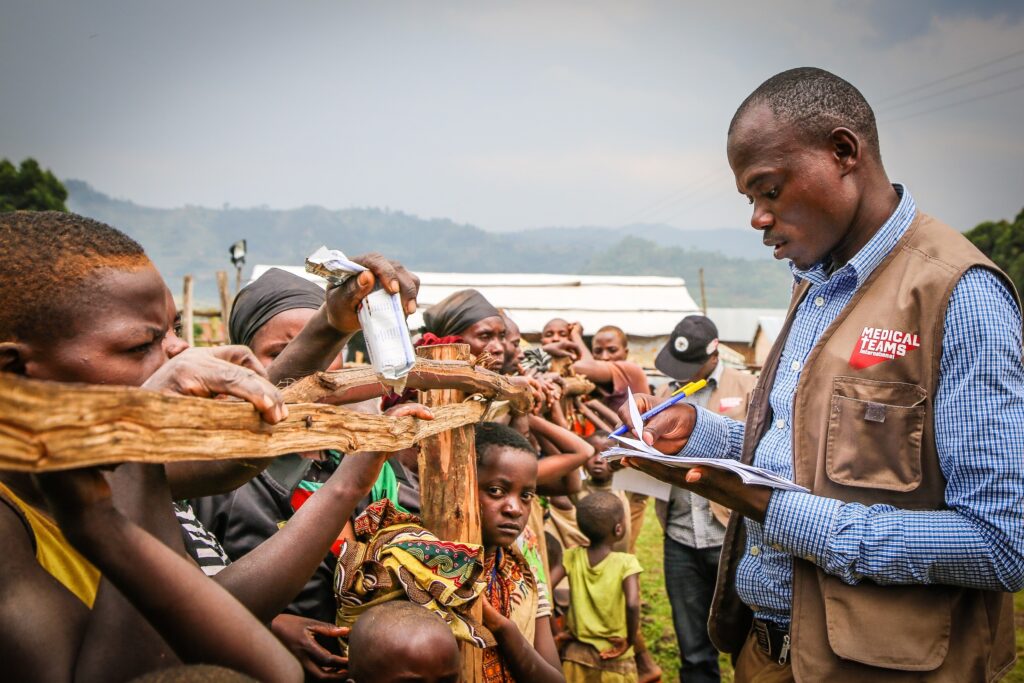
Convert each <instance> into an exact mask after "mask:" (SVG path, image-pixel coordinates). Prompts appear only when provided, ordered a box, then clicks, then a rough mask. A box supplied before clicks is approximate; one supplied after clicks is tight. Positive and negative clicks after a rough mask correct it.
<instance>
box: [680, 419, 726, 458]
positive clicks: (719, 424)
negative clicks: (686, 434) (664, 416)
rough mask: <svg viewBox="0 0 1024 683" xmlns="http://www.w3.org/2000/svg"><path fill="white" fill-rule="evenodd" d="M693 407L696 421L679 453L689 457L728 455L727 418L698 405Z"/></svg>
mask: <svg viewBox="0 0 1024 683" xmlns="http://www.w3.org/2000/svg"><path fill="white" fill-rule="evenodd" d="M694 408H696V410H697V421H696V422H695V423H694V425H693V431H692V432H691V433H690V438H689V439H687V440H686V445H685V446H683V450H681V451H679V455H682V456H686V457H691V458H693V457H698V458H725V457H730V454H729V424H728V420H726V419H725V418H724V417H722V416H720V415H716V414H715V413H712V412H711V411H710V410H706V409H704V408H701V407H700V406H694Z"/></svg>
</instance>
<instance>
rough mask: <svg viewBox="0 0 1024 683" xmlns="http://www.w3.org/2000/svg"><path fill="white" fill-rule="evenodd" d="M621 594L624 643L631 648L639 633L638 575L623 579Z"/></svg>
mask: <svg viewBox="0 0 1024 683" xmlns="http://www.w3.org/2000/svg"><path fill="white" fill-rule="evenodd" d="M622 592H623V593H625V594H626V643H627V647H632V646H633V645H634V644H635V643H636V636H637V633H638V632H639V631H640V575H639V574H633V575H631V576H627V577H626V578H625V579H623V580H622Z"/></svg>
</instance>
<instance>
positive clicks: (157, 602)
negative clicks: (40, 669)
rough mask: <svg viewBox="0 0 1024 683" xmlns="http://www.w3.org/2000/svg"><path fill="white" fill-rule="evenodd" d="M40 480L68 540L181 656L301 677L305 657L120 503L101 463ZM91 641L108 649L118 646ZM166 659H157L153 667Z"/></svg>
mask: <svg viewBox="0 0 1024 683" xmlns="http://www.w3.org/2000/svg"><path fill="white" fill-rule="evenodd" d="M37 482H38V483H39V487H40V489H41V490H42V492H43V494H44V495H45V496H46V499H47V502H48V503H49V506H50V510H51V512H52V513H53V516H54V518H55V519H56V521H57V522H58V524H59V525H60V527H61V529H62V530H63V531H64V533H65V536H66V537H67V539H68V541H69V542H70V543H71V544H72V545H73V546H74V547H75V548H77V549H78V551H79V552H81V553H82V554H83V555H84V556H85V557H86V558H87V559H88V560H89V561H90V562H92V563H93V564H94V565H95V566H96V568H97V569H99V570H100V572H101V573H102V574H103V576H104V577H105V578H106V579H108V580H109V581H110V583H112V584H113V585H114V586H116V588H117V590H118V591H119V592H120V593H122V594H123V595H124V596H125V597H126V598H127V599H128V600H129V601H130V602H131V604H132V605H134V607H135V608H136V609H138V610H139V612H141V613H142V615H143V616H144V617H145V618H146V619H147V620H148V622H149V623H150V624H152V625H153V627H155V628H156V630H157V632H158V633H159V634H160V636H161V637H163V639H164V640H166V641H167V643H168V644H169V645H170V646H171V648H172V649H173V650H174V652H175V653H176V654H177V655H178V656H179V657H180V658H181V660H182V661H184V662H186V663H205V664H217V665H220V666H225V667H228V668H230V669H234V670H236V671H239V672H242V673H245V674H247V675H249V676H253V677H255V678H257V679H258V680H274V681H278V680H280V681H301V680H302V669H301V667H300V666H299V663H298V662H297V661H296V660H295V658H294V657H292V656H291V655H290V654H289V653H288V651H287V650H286V649H285V648H284V647H283V646H282V645H281V643H280V642H278V640H277V639H276V638H275V637H274V636H273V634H271V633H270V631H268V630H267V629H266V628H264V627H263V625H262V624H260V623H259V621H258V620H257V619H256V618H255V617H254V616H253V615H252V614H251V613H250V612H249V611H248V610H246V609H245V607H243V606H242V605H241V604H239V603H238V602H237V601H236V600H235V599H234V598H232V597H231V596H230V595H229V594H228V593H227V592H225V591H224V590H223V589H222V588H220V587H219V586H218V585H217V584H216V583H214V582H212V581H210V580H209V579H208V578H207V577H206V576H205V575H204V574H203V573H202V572H201V571H200V570H199V568H198V567H196V566H195V564H194V563H192V562H191V561H189V560H188V559H186V558H185V557H183V556H182V555H180V554H178V553H176V552H175V551H173V550H171V549H170V548H169V547H167V546H166V545H164V544H163V543H162V542H160V541H159V540H157V539H156V538H154V537H153V536H152V535H151V534H149V533H147V532H146V531H144V530H143V529H141V528H139V527H138V526H137V525H135V524H134V523H132V522H131V521H129V520H128V519H127V518H126V517H125V516H124V515H122V514H121V513H120V512H118V510H117V509H116V508H114V506H113V503H112V501H111V495H110V488H109V486H108V484H107V481H106V479H104V477H103V474H102V473H101V472H100V471H99V470H96V469H84V470H72V471H69V472H61V473H55V474H48V475H45V476H39V477H37ZM102 590H103V588H102V587H101V592H102ZM86 629H88V626H87V627H86ZM91 640H92V642H94V644H95V646H96V647H106V648H108V650H109V648H110V647H111V645H112V644H111V643H109V642H108V643H101V639H98V638H93V639H91ZM78 657H81V653H79V654H78ZM78 657H76V659H78ZM160 666H161V664H160V663H155V662H154V663H153V665H152V667H151V668H153V669H156V668H159V667H160ZM76 668H77V667H75V666H72V667H69V669H68V672H67V673H68V674H71V676H72V677H73V676H74V673H73V672H74V671H75V669H76ZM111 671H118V664H117V662H116V661H110V668H109V669H108V673H109V672H111Z"/></svg>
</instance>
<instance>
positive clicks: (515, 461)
mask: <svg viewBox="0 0 1024 683" xmlns="http://www.w3.org/2000/svg"><path fill="white" fill-rule="evenodd" d="M475 432H476V457H477V485H478V488H479V491H480V527H481V532H482V538H483V545H484V553H485V557H486V560H485V570H484V573H485V575H486V577H487V590H486V592H485V598H486V599H485V600H484V602H483V608H484V625H485V626H486V627H487V628H488V629H489V630H490V631H491V633H492V634H493V635H494V638H495V640H496V641H497V646H496V647H492V648H488V649H486V650H484V680H486V681H487V683H514V682H518V683H535V682H536V683H561V682H562V681H564V680H565V679H564V677H563V676H562V672H561V669H560V666H559V661H558V652H557V650H556V649H555V641H554V638H553V637H552V635H551V607H550V605H549V604H545V605H540V604H539V600H538V598H539V595H538V590H537V577H536V575H535V574H534V571H533V570H532V569H531V568H530V565H529V564H528V563H527V562H526V560H525V559H524V558H523V555H522V553H521V552H520V550H519V548H518V546H517V543H516V542H517V539H518V538H519V536H520V535H521V534H522V533H523V529H525V528H526V523H527V520H528V518H529V515H530V506H531V504H532V502H533V498H534V496H535V495H536V490H537V455H536V453H535V452H534V450H533V447H532V446H531V445H530V442H529V441H527V440H526V439H525V438H524V437H523V436H522V435H521V434H519V433H518V432H516V431H515V430H514V429H512V428H511V427H506V426H505V425H501V424H497V423H494V422H484V423H481V424H478V425H476V429H475Z"/></svg>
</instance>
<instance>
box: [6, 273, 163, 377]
mask: <svg viewBox="0 0 1024 683" xmlns="http://www.w3.org/2000/svg"><path fill="white" fill-rule="evenodd" d="M92 277H93V278H94V279H93V281H92V282H90V286H91V287H92V288H94V292H95V293H94V295H93V296H92V297H91V298H90V303H89V305H88V306H84V305H81V306H78V307H76V308H74V309H72V311H71V313H70V314H69V315H68V318H69V319H68V320H67V326H66V333H65V335H62V336H61V338H53V339H46V340H40V341H35V342H32V343H30V344H28V345H27V346H28V349H27V357H26V358H25V370H26V374H27V375H28V376H29V377H34V378H37V379H51V380H56V381H62V382H84V383H87V384H120V385H126V386H139V385H141V384H142V383H143V382H145V381H146V380H147V379H149V376H150V375H152V374H153V373H154V372H156V371H157V369H159V368H160V366H161V365H163V364H164V363H165V362H166V361H167V350H166V349H165V348H164V342H165V336H166V335H167V332H168V330H169V329H170V328H171V326H172V325H173V323H174V315H173V313H171V310H172V309H171V308H170V307H169V306H168V304H167V296H168V292H167V286H166V285H165V284H164V281H163V278H161V277H160V273H158V272H157V271H156V268H154V267H153V266H152V265H148V266H145V267H142V268H138V269H133V270H119V269H116V268H106V269H102V270H99V271H97V272H96V273H95V274H94V275H93V276H92Z"/></svg>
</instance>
